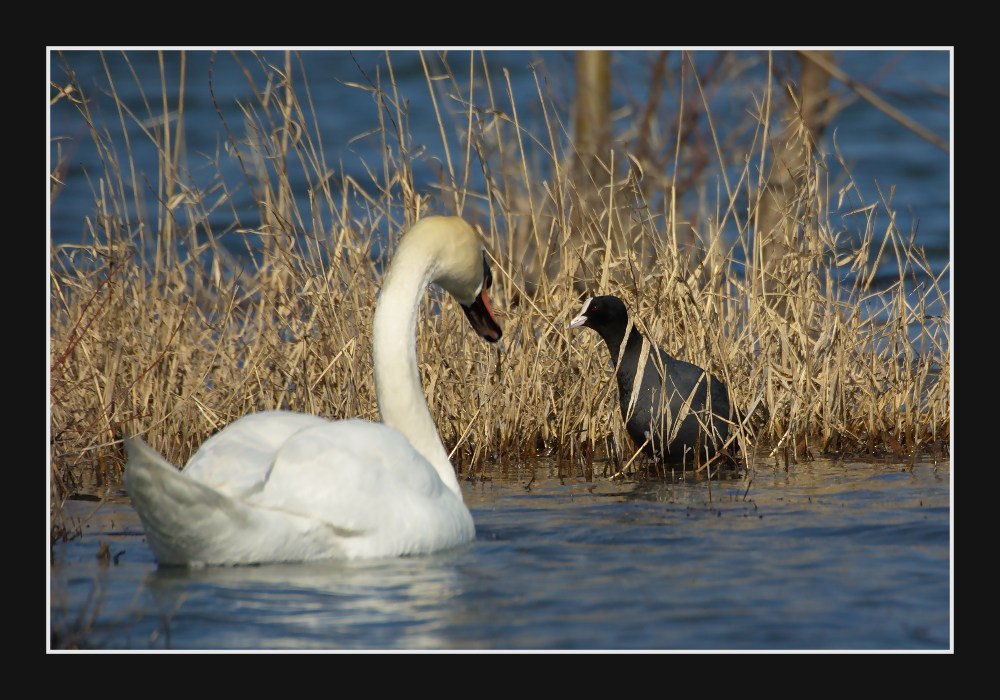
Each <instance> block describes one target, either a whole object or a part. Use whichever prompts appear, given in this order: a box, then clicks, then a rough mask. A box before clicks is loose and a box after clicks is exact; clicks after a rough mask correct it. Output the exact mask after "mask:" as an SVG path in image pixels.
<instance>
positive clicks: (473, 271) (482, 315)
mask: <svg viewBox="0 0 1000 700" xmlns="http://www.w3.org/2000/svg"><path fill="white" fill-rule="evenodd" d="M410 246H415V247H420V248H422V249H424V251H425V252H426V253H427V254H429V255H430V256H432V258H433V260H434V263H433V266H432V275H431V281H432V282H435V283H437V284H438V285H440V286H441V287H442V288H443V289H444V290H445V291H447V292H448V293H449V294H451V295H452V296H453V297H455V300H456V301H457V302H458V303H459V304H461V306H462V309H463V310H464V311H465V316H466V318H468V319H469V323H470V324H471V325H472V328H473V330H475V331H476V333H478V334H479V335H480V337H482V338H484V339H485V340H488V341H490V342H491V343H495V342H497V341H498V340H500V336H501V335H503V331H502V330H501V329H500V324H499V323H498V322H497V319H496V316H494V315H493V309H492V307H491V306H490V300H489V297H488V296H487V294H486V291H487V290H488V289H489V288H490V287H491V286H492V285H493V275H492V273H491V272H490V265H489V262H488V260H487V257H486V249H485V248H484V247H483V242H482V239H481V238H480V237H479V234H477V233H476V232H475V230H474V229H473V228H472V227H471V226H470V225H469V224H468V223H466V222H465V220H464V219H462V218H460V217H457V216H428V217H425V218H423V219H421V220H420V221H418V222H417V223H416V224H414V225H413V227H412V228H410V230H409V231H408V232H407V233H406V235H405V236H403V240H402V241H401V242H400V249H399V250H398V251H397V253H396V255H397V257H398V256H400V254H401V253H402V252H403V248H404V247H406V248H409V247H410Z"/></svg>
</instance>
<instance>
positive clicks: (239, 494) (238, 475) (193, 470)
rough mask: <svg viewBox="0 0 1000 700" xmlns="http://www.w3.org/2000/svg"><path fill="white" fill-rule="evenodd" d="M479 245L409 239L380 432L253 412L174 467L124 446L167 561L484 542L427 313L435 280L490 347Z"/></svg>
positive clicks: (493, 336) (380, 336)
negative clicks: (454, 442)
mask: <svg viewBox="0 0 1000 700" xmlns="http://www.w3.org/2000/svg"><path fill="white" fill-rule="evenodd" d="M492 281H493V278H492V276H491V274H490V269H489V265H488V264H487V262H486V254H485V250H484V248H483V245H482V242H481V241H480V238H479V236H478V235H477V234H476V233H475V232H474V231H473V229H472V228H471V227H470V226H469V225H468V224H467V223H466V222H465V221H463V220H462V219H460V218H458V217H442V216H431V217H427V218H424V219H422V220H421V221H419V222H418V223H416V224H414V226H413V227H412V228H411V229H410V230H409V231H408V232H407V233H406V234H405V235H404V236H403V238H402V239H401V240H400V243H399V247H398V249H397V250H396V254H395V257H394V259H393V260H392V263H391V266H390V268H389V270H388V272H387V273H386V276H385V280H384V283H383V286H382V291H381V294H380V296H379V299H378V303H377V305H376V309H375V318H374V327H373V345H374V355H375V358H374V360H375V385H376V393H377V398H378V405H379V410H380V412H381V414H382V421H383V422H382V423H371V422H368V421H364V420H360V419H351V420H340V421H329V420H326V419H325V418H320V417H319V416H313V415H308V414H303V413H294V412H290V411H267V412H262V413H257V414H252V415H248V416H245V417H243V418H241V419H239V420H237V421H235V422H233V423H232V424H230V425H229V426H228V427H226V428H225V429H224V430H222V431H221V432H219V433H217V434H215V435H214V436H212V437H211V438H209V439H208V440H206V441H205V443H204V444H203V445H202V446H201V448H200V449H199V450H198V451H197V452H196V453H195V455H194V456H193V457H192V458H191V460H190V461H189V462H188V464H187V466H185V467H184V469H183V470H181V471H178V470H177V469H176V468H175V467H174V466H173V465H171V464H170V463H169V462H167V461H166V460H164V459H163V457H161V456H160V455H159V454H158V453H157V452H156V451H155V450H153V449H152V448H150V447H149V446H148V445H147V444H146V443H145V442H143V441H142V440H141V439H140V438H138V437H133V438H127V439H126V448H127V451H128V458H129V459H128V464H127V465H126V469H125V475H124V484H125V488H126V490H127V491H128V494H129V496H130V497H131V498H132V502H133V504H134V505H135V508H136V510H137V511H138V513H139V517H140V518H141V519H142V522H143V525H144V526H145V529H146V539H147V541H148V542H149V546H150V548H151V549H152V550H153V554H154V555H155V556H156V560H157V561H158V562H159V563H160V564H161V565H187V566H200V565H232V564H256V563H267V562H295V561H311V560H320V559H355V558H368V557H385V556H400V555H407V554H421V553H426V552H432V551H435V550H439V549H445V548H448V547H453V546H455V545H459V544H462V543H465V542H469V541H471V540H472V539H473V538H474V537H475V526H474V525H473V522H472V514H471V513H470V512H469V509H468V508H467V507H466V506H465V503H464V502H463V500H462V494H461V490H460V488H459V484H458V479H457V478H456V477H455V470H454V468H453V467H452V465H451V462H450V461H449V460H448V454H447V452H446V451H445V448H444V446H443V445H442V444H441V440H440V438H439V437H438V434H437V428H436V426H435V425H434V421H433V420H432V418H431V414H430V412H429V411H428V409H427V403H426V400H425V399H424V395H423V389H422V387H421V382H420V372H419V370H418V367H417V353H416V332H417V316H418V313H419V308H420V302H421V300H422V299H423V296H424V292H425V290H426V288H427V287H428V285H429V284H430V283H431V282H436V283H437V284H439V285H440V286H441V287H443V288H444V289H445V290H447V291H448V292H450V293H451V294H452V296H454V297H455V299H456V300H457V301H458V302H459V303H460V304H461V305H462V307H463V309H464V310H465V314H466V316H467V317H468V319H469V322H470V324H471V325H472V328H473V329H474V330H475V331H476V333H478V334H479V335H480V336H481V337H483V338H485V339H486V340H488V341H490V342H496V341H498V340H499V339H500V336H501V330H500V326H499V324H498V323H497V320H496V317H495V316H494V315H493V311H492V309H491V308H490V304H489V300H488V298H487V296H486V290H487V289H488V288H489V287H490V285H491V284H492Z"/></svg>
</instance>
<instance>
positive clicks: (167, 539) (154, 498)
mask: <svg viewBox="0 0 1000 700" xmlns="http://www.w3.org/2000/svg"><path fill="white" fill-rule="evenodd" d="M125 449H126V451H127V452H128V464H127V465H126V466H125V475H124V477H123V482H124V484H125V490H126V491H128V495H129V496H130V497H131V498H132V503H133V505H134V506H135V509H136V511H138V513H139V517H140V518H141V519H142V523H143V525H144V526H145V528H146V539H147V541H148V543H149V546H150V549H152V550H153V554H154V555H156V560H157V561H158V562H159V563H160V564H164V565H171V564H180V565H197V564H210V563H213V560H215V559H216V558H217V556H218V552H217V551H215V550H216V549H217V548H218V545H219V543H220V542H219V540H220V535H221V536H222V537H221V539H224V538H225V533H227V532H230V533H235V532H237V531H239V530H241V529H242V530H244V531H245V530H247V529H249V528H250V527H252V523H251V522H250V521H252V520H253V517H252V514H251V513H249V512H248V511H249V509H247V508H246V507H245V506H244V505H243V504H241V503H239V502H237V501H234V500H233V499H231V498H227V497H226V496H223V495H222V494H219V493H217V492H215V491H213V490H212V489H210V488H208V487H207V486H205V485H204V484H200V483H198V482H197V481H194V480H193V479H191V478H189V477H188V476H186V475H185V474H183V473H181V472H180V471H179V470H178V469H177V468H176V467H175V466H173V465H172V464H170V463H169V462H167V461H166V460H165V459H163V457H162V456H160V454H159V453H158V452H156V450H154V449H153V448H151V447H150V446H149V445H147V444H146V443H145V442H144V441H143V440H142V439H141V438H138V437H129V438H125Z"/></svg>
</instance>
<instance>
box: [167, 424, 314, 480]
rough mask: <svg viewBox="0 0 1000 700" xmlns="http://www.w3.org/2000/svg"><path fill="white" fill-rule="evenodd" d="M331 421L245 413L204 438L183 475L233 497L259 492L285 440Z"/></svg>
mask: <svg viewBox="0 0 1000 700" xmlns="http://www.w3.org/2000/svg"><path fill="white" fill-rule="evenodd" d="M331 424H332V422H331V421H329V420H327V419H325V418H321V417H320V416H313V415H309V414H306V413H294V412H292V411H264V412H261V413H253V414H250V415H248V416H244V417H243V418H240V419H239V420H237V421H234V422H232V423H230V424H229V425H228V426H226V428H225V429H224V430H222V431H220V432H218V433H216V434H215V435H213V436H212V437H210V438H209V439H208V440H206V441H205V442H204V443H203V444H202V446H201V447H199V448H198V451H197V452H196V453H195V454H194V456H193V457H191V460H190V461H189V462H188V463H187V465H186V466H185V467H184V474H186V475H187V476H188V477H189V478H191V479H194V480H195V481H197V482H199V483H201V484H204V485H206V486H208V487H210V488H211V489H213V490H215V491H217V492H219V493H221V494H224V495H227V496H232V497H234V498H246V497H247V496H248V495H250V494H252V493H254V492H256V491H259V490H260V489H261V488H262V487H263V485H264V482H265V481H266V480H267V477H268V474H269V473H270V471H271V464H272V463H273V461H274V456H275V455H276V454H277V453H278V450H279V449H281V446H282V445H284V444H285V443H286V442H288V439H289V438H290V437H292V436H293V435H295V434H296V433H298V432H300V431H301V430H304V429H306V428H313V427H315V426H317V425H331Z"/></svg>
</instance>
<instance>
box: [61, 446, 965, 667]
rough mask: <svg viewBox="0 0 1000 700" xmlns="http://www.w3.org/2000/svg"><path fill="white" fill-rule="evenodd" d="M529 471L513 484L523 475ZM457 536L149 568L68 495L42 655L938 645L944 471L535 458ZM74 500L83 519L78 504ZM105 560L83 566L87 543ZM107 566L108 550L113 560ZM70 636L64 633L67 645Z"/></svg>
mask: <svg viewBox="0 0 1000 700" xmlns="http://www.w3.org/2000/svg"><path fill="white" fill-rule="evenodd" d="M532 478H534V479H533V480H532ZM463 489H464V497H465V500H466V503H467V504H468V505H469V507H470V509H471V510H472V514H473V517H474V519H475V522H476V528H477V536H476V539H475V541H474V542H473V543H472V544H470V545H468V546H465V547H461V548H459V549H455V550H451V551H448V552H443V553H439V554H435V555H431V556H425V557H414V558H405V559H390V560H382V561H373V562H359V563H328V564H309V565H293V566H286V565H283V566H258V567H240V568H208V569H202V570H198V571H188V570H185V569H163V570H160V569H158V568H157V567H156V564H155V561H154V559H153V556H152V553H151V551H150V550H149V548H148V547H147V545H146V543H145V541H144V539H143V536H142V527H141V524H140V522H139V519H138V516H137V515H136V513H135V512H134V510H132V508H131V507H130V506H129V505H126V503H127V499H125V500H124V501H123V502H119V503H105V504H103V505H98V504H95V503H87V502H76V503H71V504H70V511H69V512H71V513H72V514H73V515H74V516H75V517H77V518H83V517H85V516H87V515H89V516H90V517H89V520H87V522H86V525H85V526H84V527H83V528H82V531H83V533H84V534H83V536H82V537H79V538H76V539H74V540H71V541H69V542H65V543H60V544H58V545H57V546H56V547H55V548H54V549H53V560H52V567H51V579H50V583H51V587H50V594H51V595H50V597H51V605H50V615H51V622H52V626H51V629H53V630H54V631H55V633H56V636H55V637H54V639H53V642H52V644H53V646H54V647H55V648H59V647H61V646H62V645H64V644H67V643H68V641H69V640H72V639H77V640H78V641H79V643H81V644H83V645H84V646H85V647H94V648H102V649H158V650H162V649H175V650H191V649H226V650H261V649H268V650H296V651H300V650H474V651H484V650H485V651H489V650H515V651H523V650H646V649H649V650H806V649H808V650H917V651H936V650H937V651H940V650H949V649H951V648H952V646H953V644H952V629H953V626H952V595H951V592H952V587H951V572H952V568H951V557H950V552H951V529H950V521H951V498H950V493H951V485H950V469H949V465H948V464H939V465H937V466H935V465H934V464H933V463H930V462H927V463H920V464H917V465H915V466H914V468H913V469H912V470H911V469H908V468H906V467H905V466H901V465H885V464H859V463H842V462H834V461H828V460H816V461H814V462H810V463H803V464H798V465H794V464H793V465H791V467H790V469H789V471H788V472H785V471H784V469H783V468H775V467H774V465H773V464H759V465H758V468H757V469H756V470H755V474H754V476H753V479H752V480H751V481H747V480H738V481H727V482H722V483H719V482H716V483H712V484H709V483H707V482H704V481H702V482H700V483H681V484H676V485H669V484H666V483H662V482H654V483H645V484H643V483H637V482H629V483H623V482H619V481H610V480H608V479H605V478H596V479H595V481H594V482H592V483H588V482H586V481H585V480H584V479H583V478H582V477H581V476H573V477H565V478H559V477H558V476H557V475H556V473H555V471H554V470H552V469H543V468H539V469H536V470H535V471H534V472H533V473H532V472H529V471H528V470H523V471H521V472H519V473H514V474H506V475H501V474H499V473H494V475H493V477H492V478H491V479H490V480H488V481H479V482H477V483H475V484H472V483H470V482H465V483H464V485H463ZM95 508H96V510H95ZM102 542H103V543H106V544H107V545H108V547H109V550H108V552H109V557H110V558H109V561H108V562H107V563H101V562H100V561H99V560H98V558H97V553H98V551H99V549H100V546H101V543H102ZM116 556H117V561H115V557H116ZM74 630H76V631H79V630H83V632H82V633H81V634H80V635H79V636H78V637H73V634H74Z"/></svg>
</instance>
